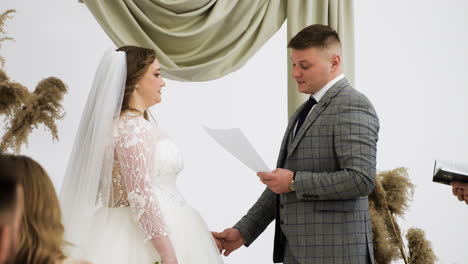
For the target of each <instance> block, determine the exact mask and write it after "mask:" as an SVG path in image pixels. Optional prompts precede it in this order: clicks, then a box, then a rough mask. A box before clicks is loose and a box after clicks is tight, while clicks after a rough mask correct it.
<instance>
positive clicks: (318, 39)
mask: <svg viewBox="0 0 468 264" xmlns="http://www.w3.org/2000/svg"><path fill="white" fill-rule="evenodd" d="M334 45H338V46H340V47H341V41H340V37H339V36H338V33H337V32H336V30H334V29H333V28H332V27H330V26H326V25H320V24H315V25H310V26H307V27H305V28H304V29H302V30H301V31H299V33H297V34H296V35H295V36H294V37H293V38H292V39H291V40H290V41H289V43H288V48H292V49H296V50H304V49H308V48H319V49H326V48H329V47H331V46H334Z"/></svg>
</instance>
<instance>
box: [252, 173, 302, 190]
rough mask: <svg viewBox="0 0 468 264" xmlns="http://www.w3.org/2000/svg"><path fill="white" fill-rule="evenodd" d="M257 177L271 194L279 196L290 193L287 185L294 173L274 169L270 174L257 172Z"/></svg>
mask: <svg viewBox="0 0 468 264" xmlns="http://www.w3.org/2000/svg"><path fill="white" fill-rule="evenodd" d="M257 176H258V177H259V178H260V180H261V181H262V182H263V183H264V184H265V185H266V186H268V188H270V190H271V191H272V192H274V193H277V194H281V193H288V192H290V191H291V189H289V183H290V182H291V180H292V178H293V176H294V172H292V171H290V170H286V169H276V170H274V171H272V172H259V173H257Z"/></svg>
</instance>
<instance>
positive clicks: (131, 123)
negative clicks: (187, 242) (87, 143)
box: [110, 114, 168, 239]
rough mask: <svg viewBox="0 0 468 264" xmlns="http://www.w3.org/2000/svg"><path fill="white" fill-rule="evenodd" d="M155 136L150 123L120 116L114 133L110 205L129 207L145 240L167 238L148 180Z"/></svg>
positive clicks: (133, 116)
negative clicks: (158, 237) (159, 237)
mask: <svg viewBox="0 0 468 264" xmlns="http://www.w3.org/2000/svg"><path fill="white" fill-rule="evenodd" d="M157 137H158V136H157V134H156V132H155V129H154V127H153V126H152V125H151V124H150V123H149V122H147V121H146V120H144V119H143V118H142V117H141V116H135V115H132V114H124V115H122V116H121V118H120V121H119V124H118V126H117V129H116V131H114V144H115V153H116V155H115V159H114V167H113V173H112V192H111V193H112V194H113V195H112V196H111V198H112V201H111V204H110V206H111V207H130V208H131V210H132V213H133V215H134V218H135V220H136V222H137V223H138V225H139V226H140V228H141V229H142V231H143V232H144V233H145V234H146V236H147V239H153V238H155V237H157V236H167V235H168V231H167V229H166V225H165V223H164V219H163V216H162V213H161V210H160V206H159V203H158V200H157V198H156V197H157V196H156V195H155V192H154V189H153V186H152V185H153V183H152V181H151V177H152V175H153V173H154V170H155V169H154V158H155V149H154V147H153V146H154V142H155V141H156V140H157Z"/></svg>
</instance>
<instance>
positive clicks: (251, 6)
mask: <svg viewBox="0 0 468 264" xmlns="http://www.w3.org/2000/svg"><path fill="white" fill-rule="evenodd" d="M84 2H85V4H86V5H87V7H88V8H89V10H90V11H91V12H92V13H93V15H94V17H95V18H96V19H97V21H98V22H99V24H100V25H101V26H102V28H103V29H104V31H105V32H106V33H107V35H108V36H109V37H110V38H111V39H112V41H113V42H114V43H115V44H116V45H117V46H123V45H138V46H143V47H149V48H153V49H155V50H156V52H157V56H158V59H159V61H160V63H161V65H162V67H163V74H164V75H165V76H166V77H168V78H170V79H174V80H181V81H208V80H213V79H217V78H221V77H223V76H225V75H227V74H229V73H231V72H233V71H235V70H237V69H239V68H240V67H242V66H243V65H244V64H245V63H246V62H247V60H248V59H249V58H250V57H251V56H252V55H253V54H255V52H256V51H257V50H258V49H259V48H260V47H261V46H262V45H263V44H264V43H265V42H266V41H267V40H268V39H270V37H271V36H272V35H273V34H274V33H275V32H277V31H278V30H279V28H280V27H281V25H282V24H283V22H284V21H285V20H286V17H288V22H287V23H288V40H289V39H290V38H291V37H292V36H293V35H294V34H296V33H297V32H298V31H300V30H301V29H302V28H303V27H305V26H307V25H310V24H315V23H321V24H327V25H331V26H333V27H334V28H335V29H337V30H338V32H339V34H340V37H341V38H342V41H343V43H344V46H345V52H344V53H345V62H346V75H347V77H348V78H350V79H351V80H352V79H353V72H352V70H353V67H352V63H353V48H354V47H353V9H352V7H353V1H352V0H84ZM285 49H286V43H285ZM288 53H289V52H288ZM288 61H289V55H288ZM272 67H274V66H272ZM289 69H290V65H289ZM289 71H290V70H289ZM289 76H290V72H289V73H288V79H289V81H288V86H289V88H288V89H289V91H288V97H289V100H288V109H289V114H292V111H293V110H295V109H296V108H297V106H298V105H299V104H300V103H302V101H303V99H302V97H301V96H300V95H298V93H297V92H296V84H295V83H294V82H293V80H291V78H290V77H289Z"/></svg>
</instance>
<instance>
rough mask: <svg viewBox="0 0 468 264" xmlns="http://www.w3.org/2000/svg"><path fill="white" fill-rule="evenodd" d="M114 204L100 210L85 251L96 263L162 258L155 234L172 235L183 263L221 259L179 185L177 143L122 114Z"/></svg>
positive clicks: (213, 262) (138, 117) (140, 263)
mask: <svg viewBox="0 0 468 264" xmlns="http://www.w3.org/2000/svg"><path fill="white" fill-rule="evenodd" d="M114 148H115V157H114V164H113V170H112V190H111V194H110V197H111V202H110V204H109V206H108V208H105V209H102V210H98V211H97V212H96V214H97V215H95V216H97V217H94V223H93V224H92V230H95V233H96V234H99V237H95V239H94V240H93V241H91V242H90V243H89V244H88V245H86V247H85V249H84V252H83V253H84V255H85V256H86V258H87V259H89V260H90V261H92V262H93V263H95V264H107V263H112V264H115V263H126V264H129V263H132V264H133V263H138V264H144V263H147V264H152V263H154V262H155V261H160V257H159V253H158V252H157V251H156V250H155V249H154V247H153V245H152V244H151V241H150V239H151V238H156V239H157V238H158V237H160V238H161V237H164V236H168V237H169V239H170V241H171V243H172V245H173V247H174V249H175V253H176V256H177V260H178V263H179V264H218V263H223V260H222V257H221V256H220V254H219V252H218V250H217V247H216V244H215V242H214V240H213V238H212V236H211V233H210V231H209V230H208V228H207V226H206V224H205V222H204V221H203V219H202V218H201V217H200V215H199V214H198V212H197V211H196V210H194V209H193V208H192V207H190V206H189V205H188V204H187V202H186V201H185V200H184V198H183V197H182V196H181V194H180V193H179V192H178V190H177V187H176V178H177V174H178V173H179V172H180V171H181V170H182V168H183V160H182V156H181V153H180V152H179V150H178V148H177V147H176V145H175V144H174V143H173V142H172V141H171V140H170V139H169V138H168V137H167V136H165V135H164V134H163V133H162V132H161V131H160V130H159V129H158V128H157V127H156V126H155V125H153V124H152V123H150V122H148V121H146V120H145V119H144V118H143V117H142V116H141V115H139V114H136V113H134V112H124V113H123V114H122V116H121V117H120V120H119V123H118V125H117V126H116V128H115V131H114Z"/></svg>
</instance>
